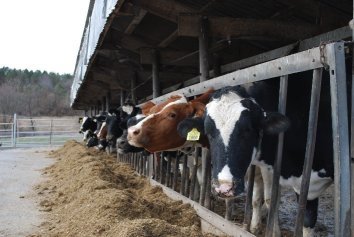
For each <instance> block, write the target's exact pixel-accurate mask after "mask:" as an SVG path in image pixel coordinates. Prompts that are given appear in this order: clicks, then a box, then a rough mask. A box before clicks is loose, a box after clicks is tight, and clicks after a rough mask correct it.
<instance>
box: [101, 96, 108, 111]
mask: <svg viewBox="0 0 354 237" xmlns="http://www.w3.org/2000/svg"><path fill="white" fill-rule="evenodd" d="M106 98H107V97H106V96H103V97H102V104H101V109H102V111H106ZM107 111H108V110H107Z"/></svg>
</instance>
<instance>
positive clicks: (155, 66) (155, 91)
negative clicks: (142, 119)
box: [151, 49, 160, 98]
mask: <svg viewBox="0 0 354 237" xmlns="http://www.w3.org/2000/svg"><path fill="white" fill-rule="evenodd" d="M151 56H152V97H153V98H156V97H158V96H160V81H159V67H160V62H159V53H158V51H157V50H156V49H153V50H152V51H151Z"/></svg>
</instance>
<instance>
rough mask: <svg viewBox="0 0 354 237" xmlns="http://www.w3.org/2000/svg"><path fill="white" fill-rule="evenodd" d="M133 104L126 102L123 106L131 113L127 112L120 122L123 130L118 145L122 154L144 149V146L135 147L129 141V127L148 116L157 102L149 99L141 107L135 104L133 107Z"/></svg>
mask: <svg viewBox="0 0 354 237" xmlns="http://www.w3.org/2000/svg"><path fill="white" fill-rule="evenodd" d="M132 106H133V105H132V104H129V103H127V104H124V105H123V106H122V110H123V111H128V112H130V111H131V113H127V114H128V115H127V116H126V117H124V118H122V121H121V123H120V128H121V129H122V131H123V134H122V136H120V137H119V138H118V139H117V142H116V145H117V151H118V153H120V154H127V153H129V152H133V153H136V152H141V151H144V148H142V147H135V146H132V145H130V144H129V143H128V139H127V136H128V127H131V126H134V125H136V124H137V123H138V122H140V121H141V120H142V119H144V118H145V117H146V115H147V114H148V113H149V112H150V109H151V108H152V107H154V106H155V103H153V102H151V101H148V102H146V103H145V104H143V105H142V106H141V107H140V108H139V107H136V106H134V107H133V108H132Z"/></svg>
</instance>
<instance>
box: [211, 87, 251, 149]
mask: <svg viewBox="0 0 354 237" xmlns="http://www.w3.org/2000/svg"><path fill="white" fill-rule="evenodd" d="M243 99H244V98H242V97H240V96H239V95H237V94H236V93H234V92H231V91H230V92H229V93H227V94H225V95H222V96H221V97H220V98H219V99H216V100H215V99H214V100H212V101H211V102H210V103H208V104H207V105H206V108H207V114H208V115H209V116H210V117H211V119H212V120H213V121H214V122H215V126H216V128H217V129H218V130H219V132H220V135H221V138H222V140H223V143H224V145H225V149H226V148H227V147H228V144H229V140H230V136H231V134H232V132H233V131H234V128H235V124H236V122H237V121H238V120H239V118H240V116H241V113H242V111H244V110H246V109H247V108H245V107H243V106H242V104H241V103H240V102H241V100H243Z"/></svg>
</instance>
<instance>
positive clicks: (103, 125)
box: [97, 122, 107, 137]
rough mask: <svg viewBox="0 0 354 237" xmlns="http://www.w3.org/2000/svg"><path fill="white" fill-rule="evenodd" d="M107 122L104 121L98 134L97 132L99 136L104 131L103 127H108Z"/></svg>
mask: <svg viewBox="0 0 354 237" xmlns="http://www.w3.org/2000/svg"><path fill="white" fill-rule="evenodd" d="M106 124H107V123H106V122H103V123H102V126H101V128H100V131H99V132H98V134H97V137H100V136H101V133H102V129H103V128H104V127H106Z"/></svg>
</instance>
